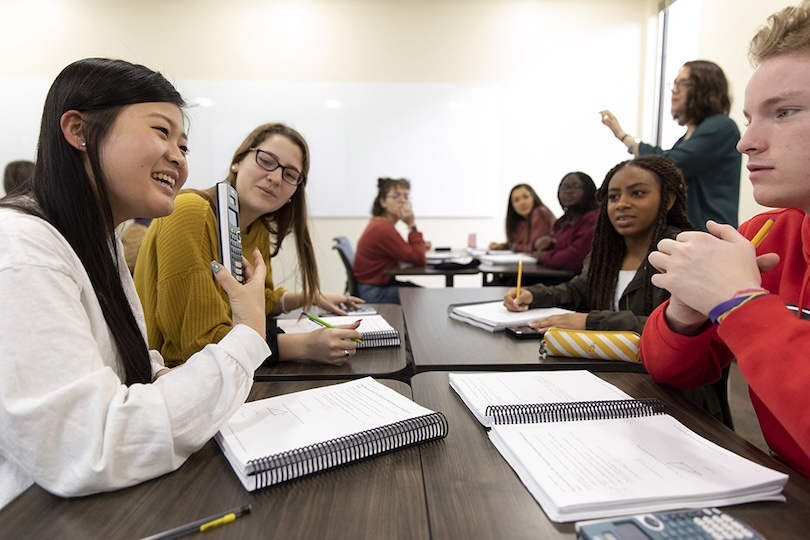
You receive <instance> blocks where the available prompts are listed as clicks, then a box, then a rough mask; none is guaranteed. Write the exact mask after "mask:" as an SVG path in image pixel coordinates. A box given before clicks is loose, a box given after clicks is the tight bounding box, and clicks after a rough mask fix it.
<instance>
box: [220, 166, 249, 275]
mask: <svg viewBox="0 0 810 540" xmlns="http://www.w3.org/2000/svg"><path fill="white" fill-rule="evenodd" d="M217 224H218V228H219V235H218V236H219V253H220V259H221V262H222V264H223V265H225V267H227V268H228V269H229V270H230V271H231V274H232V275H233V277H235V278H236V280H237V281H238V282H239V283H244V281H245V274H244V268H243V267H242V233H241V232H240V231H239V196H238V195H237V194H236V189H234V187H233V186H232V185H230V184H229V183H228V182H219V183H217Z"/></svg>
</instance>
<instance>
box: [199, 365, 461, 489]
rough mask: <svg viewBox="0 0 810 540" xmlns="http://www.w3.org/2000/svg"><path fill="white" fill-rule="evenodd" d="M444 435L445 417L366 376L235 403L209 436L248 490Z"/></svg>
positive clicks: (445, 429) (445, 427)
mask: <svg viewBox="0 0 810 540" xmlns="http://www.w3.org/2000/svg"><path fill="white" fill-rule="evenodd" d="M446 436H447V419H446V418H445V417H444V415H443V414H442V413H438V412H434V411H431V410H430V409H426V408H425V407H422V406H421V405H418V404H417V403H415V402H414V401H412V400H410V399H408V398H407V397H405V396H403V395H402V394H400V393H399V392H397V391H395V390H392V389H390V388H388V387H387V386H384V385H382V384H380V383H378V382H376V381H375V380H374V379H372V378H370V377H366V378H364V379H357V380H354V381H349V382H345V383H341V384H335V385H332V386H323V387H319V388H313V389H310V390H304V391H302V392H295V393H292V394H286V395H282V396H276V397H272V398H267V399H262V400H257V401H250V402H248V403H245V404H244V405H242V407H241V408H240V409H239V411H237V413H236V414H235V415H234V416H233V417H232V418H231V419H230V420H228V423H227V424H225V425H224V426H223V427H222V429H221V430H220V431H219V432H218V433H217V434H216V436H215V439H216V441H217V443H219V446H220V448H221V449H222V452H223V454H225V457H226V458H227V459H228V461H229V462H230V464H231V466H232V467H233V469H234V471H235V472H236V474H237V476H238V477H239V480H240V481H241V482H242V484H243V485H244V486H245V489H247V490H248V491H254V490H257V489H261V488H264V487H268V486H272V485H275V484H279V483H281V482H285V481H287V480H292V479H294V478H299V477H302V476H307V475H309V474H313V473H316V472H319V471H323V470H326V469H330V468H332V467H337V466H340V465H344V464H347V463H351V462H354V461H359V460H362V459H366V458H369V457H372V456H375V455H379V454H383V453H386V452H390V451H392V450H397V449H400V448H405V447H407V446H412V445H415V444H420V443H423V442H427V441H432V440H434V439H441V438H444V437H446Z"/></svg>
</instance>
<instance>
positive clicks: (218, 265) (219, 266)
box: [211, 261, 222, 274]
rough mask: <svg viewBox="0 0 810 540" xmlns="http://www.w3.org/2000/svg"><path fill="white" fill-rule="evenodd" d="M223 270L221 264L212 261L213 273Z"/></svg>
mask: <svg viewBox="0 0 810 540" xmlns="http://www.w3.org/2000/svg"><path fill="white" fill-rule="evenodd" d="M220 270H222V265H221V264H219V263H218V262H217V261H211V271H212V272H214V273H215V274H216V273H217V272H219V271H220Z"/></svg>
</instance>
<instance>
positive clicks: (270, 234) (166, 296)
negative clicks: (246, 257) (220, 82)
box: [135, 123, 363, 365]
mask: <svg viewBox="0 0 810 540" xmlns="http://www.w3.org/2000/svg"><path fill="white" fill-rule="evenodd" d="M309 161H310V156H309V146H308V145H307V142H306V140H305V139H304V137H303V136H302V135H301V134H300V133H298V132H297V131H296V130H294V129H292V128H291V127H289V126H286V125H284V124H279V123H271V124H263V125H261V126H258V127H257V128H256V129H254V130H253V131H252V132H251V133H250V134H248V136H247V137H245V139H244V140H243V141H242V142H241V144H240V145H239V147H238V148H237V149H236V151H235V152H234V154H233V158H232V159H231V163H230V167H229V172H228V177H227V178H226V181H227V182H228V183H230V184H231V185H232V186H234V188H235V189H236V191H237V193H238V194H239V225H240V229H241V233H242V249H243V250H244V252H246V253H248V252H250V251H253V250H254V249H258V250H259V251H260V252H261V254H262V258H263V259H264V263H265V265H266V266H267V276H266V278H265V288H264V292H263V294H262V298H263V299H264V305H265V313H266V314H267V315H268V316H270V317H273V316H276V315H280V314H281V313H286V312H289V311H293V310H295V309H298V310H300V309H301V308H302V307H303V308H304V309H305V310H309V309H310V308H311V307H312V306H313V305H317V306H320V307H322V308H324V309H327V310H329V311H332V312H335V313H338V314H340V315H345V314H346V312H345V311H343V309H342V308H341V304H342V305H345V306H347V307H348V306H355V305H357V304H359V303H362V302H363V301H362V300H360V299H359V298H355V297H353V296H345V295H342V294H341V295H335V294H322V293H321V292H320V285H319V281H318V268H317V266H316V265H315V254H314V251H313V249H312V240H311V239H310V236H309V225H308V220H307V199H306V189H305V188H306V186H307V173H308V172H309ZM215 190H216V187H211V188H209V189H207V190H205V191H196V190H195V191H192V190H188V191H184V192H183V193H181V194H180V195H179V196H178V197H177V202H176V208H175V210H174V212H172V214H171V215H170V216H167V217H164V218H161V219H157V220H155V221H153V222H152V223H151V225H150V226H149V230H148V231H147V232H146V237H145V238H144V240H143V243H142V244H141V248H140V251H139V252H138V261H137V264H136V266H135V286H136V287H137V289H138V294H140V296H141V301H142V302H143V307H144V312H145V314H146V328H147V333H148V335H149V345H150V347H154V348H155V349H157V350H159V351H160V352H161V353H162V354H163V357H164V358H166V361H167V363H170V364H172V365H177V364H181V363H183V362H185V361H186V359H187V358H188V357H190V356H191V355H192V354H194V353H195V352H197V351H199V350H201V349H202V348H203V347H205V346H206V345H207V344H209V343H216V342H217V341H219V340H220V339H221V338H222V336H224V335H225V334H227V333H228V332H229V331H230V329H231V328H232V327H233V325H234V321H233V318H232V316H231V309H230V306H229V305H228V298H227V296H226V295H225V294H223V292H222V291H221V289H220V288H219V287H217V286H216V283H214V282H213V281H212V280H211V276H210V272H209V271H208V261H210V260H211V259H213V258H217V256H218V253H219V240H218V234H217V230H218V229H217V217H216V216H217V214H216V192H215ZM289 234H293V236H294V238H295V247H296V251H297V253H298V264H299V267H300V268H301V278H302V282H303V284H302V285H303V289H302V290H301V291H287V290H285V289H284V288H282V287H278V288H276V287H275V286H274V284H273V275H272V269H271V268H270V259H271V257H274V256H275V255H277V254H278V251H279V249H280V248H281V244H282V242H283V241H284V239H285V238H286V237H287V236H288V235H289ZM357 326H359V323H355V324H354V325H352V327H351V328H321V329H319V330H316V331H315V332H312V333H309V334H283V333H282V334H279V333H277V329H276V328H275V325H273V324H272V321H271V327H270V328H269V329H268V331H267V342H268V344H269V345H270V348H271V349H272V350H273V352H274V354H273V355H272V356H270V358H268V362H267V365H272V364H275V363H276V362H278V361H279V360H281V361H290V360H299V359H305V360H314V361H317V362H322V363H329V364H337V363H342V362H345V361H347V360H348V359H349V358H350V357H352V356H353V355H354V354H355V353H356V348H357V343H356V342H354V341H352V340H353V339H359V338H360V337H361V336H360V333H359V332H357V331H356V328H357Z"/></svg>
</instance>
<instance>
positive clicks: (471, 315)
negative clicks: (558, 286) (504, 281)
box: [448, 300, 573, 332]
mask: <svg viewBox="0 0 810 540" xmlns="http://www.w3.org/2000/svg"><path fill="white" fill-rule="evenodd" d="M563 313H573V312H572V311H571V310H569V309H563V308H557V307H550V308H535V309H529V310H527V311H509V310H508V309H506V307H505V306H504V305H503V300H497V301H494V302H482V303H474V304H456V305H451V306H450V308H449V309H448V314H449V315H450V318H451V319H455V320H457V321H461V322H465V323H467V324H471V325H473V326H476V327H478V328H483V329H484V330H487V331H489V332H500V331H502V330H503V329H504V328H506V327H507V326H510V327H511V326H523V325H525V324H527V323H529V322H531V321H534V320H536V319H542V318H544V317H550V316H552V315H560V314H563Z"/></svg>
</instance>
